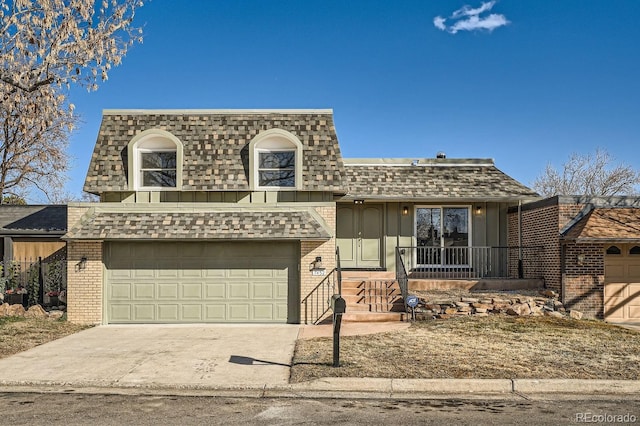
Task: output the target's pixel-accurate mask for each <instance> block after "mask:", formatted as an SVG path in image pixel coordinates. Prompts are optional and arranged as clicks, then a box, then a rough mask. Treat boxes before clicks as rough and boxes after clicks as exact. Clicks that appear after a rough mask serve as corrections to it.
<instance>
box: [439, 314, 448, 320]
mask: <svg viewBox="0 0 640 426" xmlns="http://www.w3.org/2000/svg"><path fill="white" fill-rule="evenodd" d="M449 318H451V315H448V314H438V315H436V319H449Z"/></svg>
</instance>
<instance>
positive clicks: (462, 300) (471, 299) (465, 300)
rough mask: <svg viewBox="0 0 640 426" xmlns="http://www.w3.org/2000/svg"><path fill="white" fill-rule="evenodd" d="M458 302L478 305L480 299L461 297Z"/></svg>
mask: <svg viewBox="0 0 640 426" xmlns="http://www.w3.org/2000/svg"><path fill="white" fill-rule="evenodd" d="M460 301H461V302H465V303H479V302H480V299H476V298H475V297H462V298H460Z"/></svg>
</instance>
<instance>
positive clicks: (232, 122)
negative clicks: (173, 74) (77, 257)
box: [84, 110, 345, 193]
mask: <svg viewBox="0 0 640 426" xmlns="http://www.w3.org/2000/svg"><path fill="white" fill-rule="evenodd" d="M276 128H277V129H282V130H286V131H288V132H290V133H292V134H294V135H295V136H296V137H298V139H300V141H301V142H302V145H303V151H304V152H303V160H302V161H303V165H302V180H303V185H302V189H303V190H305V191H334V192H344V191H345V188H344V187H343V186H344V168H343V164H342V157H341V155H340V148H339V146H338V139H337V136H336V132H335V128H334V123H333V114H332V112H331V111H330V110H318V111H310V110H298V111H296V110H293V111H278V110H274V111H266V110H265V111H259V110H255V111H240V110H239V111H233V110H231V111H212V110H200V111H199V110H184V111H169V110H167V111H162V110H124V111H105V112H104V114H103V117H102V124H101V125H100V131H99V133H98V139H97V142H96V145H95V148H94V151H93V155H92V157H91V163H90V165H89V171H88V173H87V178H86V180H85V184H84V190H85V191H87V192H91V193H101V192H105V191H127V190H128V188H127V173H128V164H127V144H128V143H129V141H130V140H131V139H132V138H133V137H134V136H136V135H137V134H138V133H141V132H143V131H145V130H149V129H160V130H164V131H167V132H170V133H171V134H173V135H174V136H175V137H177V138H178V139H179V140H180V141H181V142H182V144H183V156H184V158H183V180H182V189H183V190H184V191H246V190H248V189H249V181H248V176H249V170H248V167H249V152H248V151H249V150H248V146H249V142H251V140H252V139H253V138H254V137H255V136H256V135H258V134H259V133H260V132H262V131H265V130H269V129H276Z"/></svg>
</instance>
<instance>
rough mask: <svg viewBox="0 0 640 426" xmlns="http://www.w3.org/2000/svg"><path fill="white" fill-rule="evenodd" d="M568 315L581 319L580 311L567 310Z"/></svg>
mask: <svg viewBox="0 0 640 426" xmlns="http://www.w3.org/2000/svg"><path fill="white" fill-rule="evenodd" d="M569 316H570V317H571V318H573V319H577V320H579V319H582V312H580V311H576V310H573V309H572V310H571V311H569Z"/></svg>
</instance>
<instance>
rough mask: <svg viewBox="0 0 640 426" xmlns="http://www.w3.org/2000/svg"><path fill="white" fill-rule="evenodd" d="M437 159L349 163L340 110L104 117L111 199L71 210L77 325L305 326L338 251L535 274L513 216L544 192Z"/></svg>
mask: <svg viewBox="0 0 640 426" xmlns="http://www.w3.org/2000/svg"><path fill="white" fill-rule="evenodd" d="M438 157H439V158H431V159H417V160H416V159H343V158H342V155H341V153H340V146H339V143H338V138H337V136H336V131H335V127H334V122H333V113H332V111H331V110H108V111H105V112H104V114H103V120H102V124H101V127H100V131H99V134H98V138H97V142H96V145H95V149H94V152H93V156H92V158H91V163H90V165H89V171H88V173H87V178H86V182H85V186H84V189H85V191H87V192H89V193H93V194H96V195H98V196H99V197H100V202H99V203H73V204H70V205H69V207H68V233H67V234H66V236H65V240H66V241H67V243H68V302H67V303H68V310H67V314H68V318H69V320H71V321H74V322H85V323H158V322H160V323H175V322H187V323H189V322H288V323H299V322H301V320H302V318H303V317H305V318H306V315H307V310H308V309H310V308H309V304H310V303H309V300H311V299H310V297H311V296H312V295H315V296H314V297H315V298H314V299H313V300H314V301H315V302H314V303H317V304H321V305H323V306H326V303H327V298H326V295H324V294H322V295H321V294H320V293H319V289H321V288H324V287H323V286H324V284H323V283H325V282H326V283H328V284H331V283H330V281H328V280H329V279H330V278H331V276H332V271H333V270H334V268H335V266H336V247H337V248H339V253H340V265H341V267H342V268H345V269H351V270H356V271H388V272H391V273H394V271H396V269H397V268H399V267H400V266H401V264H402V266H403V267H405V268H408V272H409V273H411V274H415V276H423V277H424V276H430V274H435V276H437V277H438V278H451V277H464V278H482V277H487V276H488V277H497V278H505V277H507V278H508V277H516V276H517V275H518V273H520V275H522V276H525V275H526V274H527V273H528V272H530V271H523V270H522V269H523V268H520V269H521V270H518V268H517V267H515V268H514V267H513V266H509V265H510V263H509V260H510V259H511V258H512V257H513V256H514V253H515V252H514V251H513V250H511V249H510V248H508V247H507V244H508V239H509V232H508V231H509V230H508V226H507V225H508V220H507V216H508V209H509V208H510V207H512V206H516V205H518V203H522V202H526V201H530V200H534V199H537V198H538V197H537V194H535V193H534V192H533V191H531V190H530V189H529V188H527V187H525V186H524V185H522V184H520V183H519V182H517V181H515V180H514V179H512V178H510V177H509V176H507V175H505V174H504V173H502V172H501V171H500V170H498V169H497V168H496V167H495V165H494V164H493V161H492V160H486V159H472V160H461V159H448V158H446V156H445V155H443V154H442V155H438ZM512 260H518V259H512ZM520 260H522V257H521V258H520ZM511 263H513V262H511ZM532 263H534V262H529V263H526V264H527V265H528V264H532ZM420 274H422V275H420ZM534 275H535V274H534Z"/></svg>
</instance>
